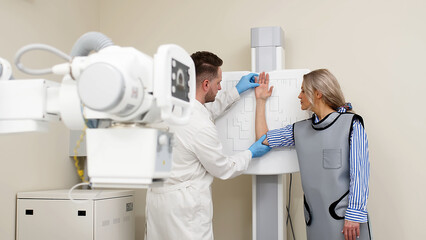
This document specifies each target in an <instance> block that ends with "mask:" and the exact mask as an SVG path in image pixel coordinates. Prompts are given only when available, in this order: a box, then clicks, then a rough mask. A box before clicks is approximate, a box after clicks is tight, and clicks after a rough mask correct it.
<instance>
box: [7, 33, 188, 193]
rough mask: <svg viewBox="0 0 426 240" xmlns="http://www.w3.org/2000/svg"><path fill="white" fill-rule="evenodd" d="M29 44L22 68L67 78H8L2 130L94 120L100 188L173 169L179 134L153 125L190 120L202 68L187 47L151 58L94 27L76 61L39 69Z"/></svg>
mask: <svg viewBox="0 0 426 240" xmlns="http://www.w3.org/2000/svg"><path fill="white" fill-rule="evenodd" d="M39 47H40V45H37V46H35V47H34V48H37V49H40V48H39ZM42 48H45V47H42ZM29 50H31V46H29V47H28V46H27V47H24V49H21V51H19V52H18V54H17V60H16V64H17V66H18V68H20V69H21V70H22V71H24V72H27V73H36V74H37V73H38V74H46V73H50V72H51V73H54V74H60V75H63V76H64V77H63V80H62V82H61V83H60V84H59V83H57V82H54V81H49V80H45V79H26V80H19V81H18V80H12V81H0V133H16V132H27V131H43V130H47V125H48V123H49V122H50V121H58V120H59V119H60V120H62V121H63V122H64V123H65V125H66V126H67V127H68V128H69V129H72V130H83V129H85V128H86V126H87V127H88V129H87V130H86V134H87V135H86V139H87V145H86V147H87V164H88V176H89V177H90V182H91V184H92V186H94V187H120V188H123V187H129V188H139V187H146V186H147V185H150V184H152V183H153V182H154V181H155V180H157V179H160V180H161V179H164V178H167V177H168V176H169V173H170V170H171V149H172V139H173V135H172V133H170V132H168V131H167V130H161V129H158V128H155V127H150V126H153V125H155V124H157V123H161V122H166V123H167V124H186V123H187V121H188V120H189V117H190V112H191V108H192V103H193V101H194V99H195V67H194V64H193V62H192V59H191V58H190V56H189V55H188V54H187V53H186V51H185V50H184V49H182V48H181V47H179V46H177V45H172V44H169V45H162V46H160V47H159V48H158V51H157V53H156V54H155V56H154V58H151V57H150V56H148V55H146V54H143V53H142V52H140V51H138V50H136V49H135V48H132V47H119V46H116V45H114V44H113V43H112V41H111V40H110V39H108V38H107V37H105V36H104V35H102V34H100V33H93V32H92V33H87V34H85V35H83V36H82V37H81V38H80V39H79V40H78V41H77V43H76V44H75V45H74V48H73V50H72V54H71V55H72V58H70V59H71V60H70V61H69V62H66V63H63V64H59V65H55V66H53V67H52V68H51V69H47V70H44V71H38V72H37V71H35V70H29V69H27V68H25V67H24V66H23V65H22V64H20V63H19V59H20V57H21V56H22V54H23V53H24V52H26V51H29ZM92 51H96V53H93V54H90V55H89V53H90V52H92ZM63 58H65V59H66V56H63Z"/></svg>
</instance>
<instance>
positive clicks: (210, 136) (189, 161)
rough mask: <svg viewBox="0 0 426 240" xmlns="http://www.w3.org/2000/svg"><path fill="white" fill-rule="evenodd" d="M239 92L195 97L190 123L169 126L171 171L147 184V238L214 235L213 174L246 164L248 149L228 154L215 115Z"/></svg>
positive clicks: (226, 174) (198, 239)
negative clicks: (203, 99)
mask: <svg viewBox="0 0 426 240" xmlns="http://www.w3.org/2000/svg"><path fill="white" fill-rule="evenodd" d="M239 98H240V96H239V94H238V91H237V90H236V89H235V88H233V89H230V90H228V91H226V92H220V93H219V94H218V95H217V97H216V100H215V101H214V102H212V103H208V104H205V105H203V104H201V103H200V102H198V101H195V104H194V109H193V113H192V116H191V120H190V122H189V124H188V125H185V126H179V127H173V129H172V130H173V132H174V133H175V146H174V148H173V167H172V171H171V176H170V178H169V179H167V181H166V182H165V185H164V186H163V187H160V188H151V189H148V192H147V197H146V220H147V226H146V237H145V240H170V239H176V240H188V239H193V240H212V239H213V227H212V218H213V204H212V197H211V184H212V182H213V178H214V177H217V178H220V179H229V178H232V177H235V176H238V175H240V174H242V173H243V172H244V171H245V170H247V168H248V165H249V163H250V161H251V158H252V154H251V152H250V151H249V150H246V151H243V152H240V153H238V154H235V155H232V156H227V155H225V154H223V152H222V144H221V142H220V140H219V137H218V132H217V129H216V126H215V124H214V119H215V118H217V117H219V116H220V115H221V114H222V113H223V112H224V111H226V110H227V109H228V108H229V107H230V106H231V105H232V104H233V103H234V102H235V101H237V100H238V99H239Z"/></svg>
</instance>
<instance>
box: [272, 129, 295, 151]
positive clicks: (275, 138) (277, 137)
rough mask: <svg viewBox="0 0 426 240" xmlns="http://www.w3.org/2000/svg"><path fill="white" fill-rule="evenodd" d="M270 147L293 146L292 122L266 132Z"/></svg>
mask: <svg viewBox="0 0 426 240" xmlns="http://www.w3.org/2000/svg"><path fill="white" fill-rule="evenodd" d="M266 138H267V139H268V143H269V146H270V147H272V148H273V147H293V146H294V136H293V124H291V125H287V126H285V127H283V128H278V129H274V130H271V131H268V132H267V133H266Z"/></svg>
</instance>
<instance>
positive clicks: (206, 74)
mask: <svg viewBox="0 0 426 240" xmlns="http://www.w3.org/2000/svg"><path fill="white" fill-rule="evenodd" d="M191 58H192V60H193V61H194V64H195V75H196V76H197V87H198V86H199V85H200V84H201V83H202V82H203V81H204V80H205V79H208V80H209V81H211V80H212V79H214V78H216V77H217V73H218V70H219V67H220V66H222V64H223V61H222V59H220V58H219V57H218V56H216V54H214V53H211V52H207V51H199V52H196V53H193V54H192V55H191Z"/></svg>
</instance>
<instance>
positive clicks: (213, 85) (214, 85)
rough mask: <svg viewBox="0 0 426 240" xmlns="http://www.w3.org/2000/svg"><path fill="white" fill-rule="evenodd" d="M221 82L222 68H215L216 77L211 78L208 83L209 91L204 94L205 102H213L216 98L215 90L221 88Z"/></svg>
mask: <svg viewBox="0 0 426 240" xmlns="http://www.w3.org/2000/svg"><path fill="white" fill-rule="evenodd" d="M221 82H222V69H221V68H219V69H218V70H217V77H216V78H214V79H212V80H211V81H210V83H209V91H208V92H207V94H206V98H205V99H206V103H208V102H213V101H214V100H215V98H216V95H217V92H218V91H219V90H220V89H222V86H220V83H221Z"/></svg>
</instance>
